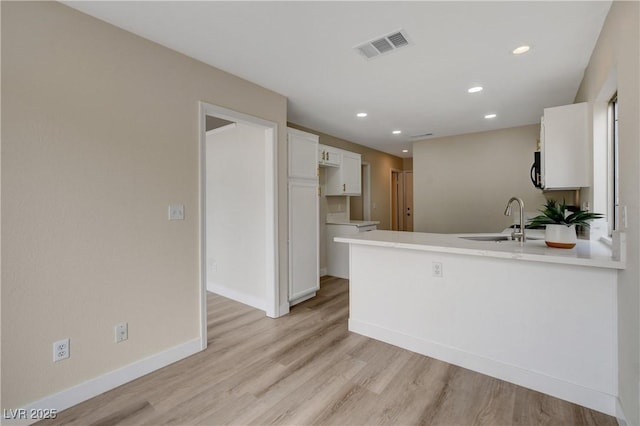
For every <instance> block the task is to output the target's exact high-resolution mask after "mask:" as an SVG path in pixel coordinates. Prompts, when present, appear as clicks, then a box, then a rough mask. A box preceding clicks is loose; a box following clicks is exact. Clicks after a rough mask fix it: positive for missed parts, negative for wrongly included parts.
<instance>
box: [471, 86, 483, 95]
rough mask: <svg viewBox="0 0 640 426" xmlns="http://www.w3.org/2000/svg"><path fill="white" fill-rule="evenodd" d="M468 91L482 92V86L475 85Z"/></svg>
mask: <svg viewBox="0 0 640 426" xmlns="http://www.w3.org/2000/svg"><path fill="white" fill-rule="evenodd" d="M467 92H469V93H477V92H482V86H475V87H472V88H470V89H469V90H467Z"/></svg>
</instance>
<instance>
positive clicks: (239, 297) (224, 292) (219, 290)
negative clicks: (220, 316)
mask: <svg viewBox="0 0 640 426" xmlns="http://www.w3.org/2000/svg"><path fill="white" fill-rule="evenodd" d="M207 291H210V292H212V293H215V294H219V295H220V296H224V297H226V298H227V299H231V300H235V301H236V302H240V303H244V304H245V305H249V306H251V307H253V308H256V309H260V310H261V311H265V312H266V311H267V306H266V301H265V300H261V299H259V298H257V297H253V296H250V295H248V294H245V293H241V292H239V291H236V290H234V289H232V288H229V287H225V286H223V285H220V284H215V283H211V282H209V283H207Z"/></svg>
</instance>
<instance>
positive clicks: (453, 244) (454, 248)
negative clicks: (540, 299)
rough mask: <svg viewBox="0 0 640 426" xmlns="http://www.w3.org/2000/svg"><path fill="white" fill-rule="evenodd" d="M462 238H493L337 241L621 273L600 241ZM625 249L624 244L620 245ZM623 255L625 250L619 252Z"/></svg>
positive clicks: (377, 234) (415, 235) (619, 262)
mask: <svg viewBox="0 0 640 426" xmlns="http://www.w3.org/2000/svg"><path fill="white" fill-rule="evenodd" d="M463 235H467V236H469V235H474V236H481V235H500V234H499V233H494V234H430V233H423V232H399V231H371V232H364V233H360V234H355V235H351V236H345V237H336V238H335V241H336V242H340V243H350V244H361V245H370V246H379V247H393V248H402V249H409V250H423V251H436V252H442V253H455V254H466V255H472V256H488V257H497V258H503V259H515V260H526V261H533V262H548V263H560V264H566V265H579V266H592V267H599V268H612V269H624V268H625V262H624V256H621V257H622V259H620V258H618V257H616V256H614V255H613V253H612V250H611V248H610V247H608V246H607V245H605V244H603V243H601V242H599V241H590V240H578V243H577V244H576V246H575V247H574V248H572V249H557V248H550V247H547V246H546V244H545V242H544V240H543V239H539V240H527V241H526V242H525V244H524V245H523V246H521V245H520V243H519V242H518V241H500V242H496V241H471V240H465V239H464V238H460V237H461V236H463ZM622 245H624V241H623V242H622ZM621 251H623V252H624V250H621Z"/></svg>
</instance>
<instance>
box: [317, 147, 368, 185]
mask: <svg viewBox="0 0 640 426" xmlns="http://www.w3.org/2000/svg"><path fill="white" fill-rule="evenodd" d="M340 155H341V157H342V161H341V162H340V167H335V168H327V171H326V179H327V181H326V195H356V196H357V195H360V194H361V193H362V171H361V167H362V157H361V155H360V154H356V153H354V152H349V151H343V150H340Z"/></svg>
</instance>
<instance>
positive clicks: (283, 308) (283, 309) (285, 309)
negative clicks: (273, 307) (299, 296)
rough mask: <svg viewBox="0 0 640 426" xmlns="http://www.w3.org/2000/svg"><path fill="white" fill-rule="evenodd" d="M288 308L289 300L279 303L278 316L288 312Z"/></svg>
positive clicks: (289, 307)
mask: <svg viewBox="0 0 640 426" xmlns="http://www.w3.org/2000/svg"><path fill="white" fill-rule="evenodd" d="M289 309H291V305H290V304H289V302H285V303H282V304H280V316H284V315H287V314H288V313H289Z"/></svg>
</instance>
